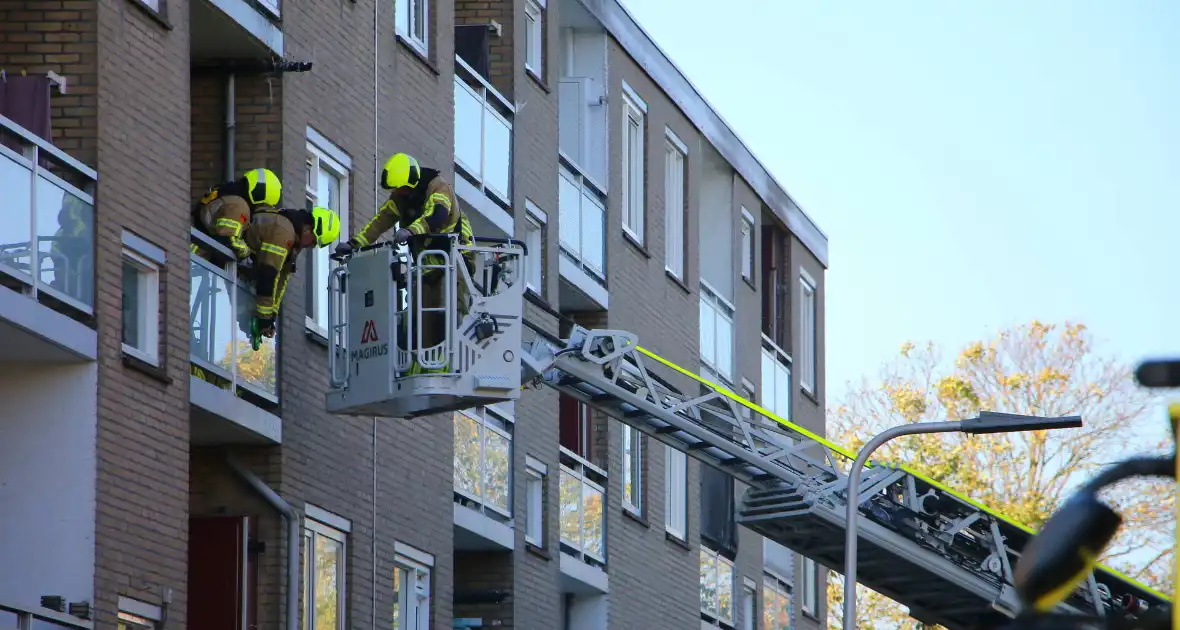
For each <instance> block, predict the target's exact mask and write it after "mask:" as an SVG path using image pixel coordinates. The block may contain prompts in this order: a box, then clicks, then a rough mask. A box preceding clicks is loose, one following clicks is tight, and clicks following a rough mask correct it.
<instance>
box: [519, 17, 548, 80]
mask: <svg viewBox="0 0 1180 630" xmlns="http://www.w3.org/2000/svg"><path fill="white" fill-rule="evenodd" d="M544 9H545V0H525V4H524V67H525V68H526V69H527V70H528V71H529V72H532V73H533V75H534V76H536V77H537V78H538V79H540V78H542V77H544V76H545V75H544V67H543V66H542V63H543V62H542V59H543V52H544V50H545V48H544V46H545V38H544V33H545V31H544V29H543V28H542V26H541V25H542V24H543V21H542V20H544V17H543V15H544V14H543V13H542V11H543V10H544Z"/></svg>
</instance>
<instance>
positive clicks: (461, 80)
mask: <svg viewBox="0 0 1180 630" xmlns="http://www.w3.org/2000/svg"><path fill="white" fill-rule="evenodd" d="M515 116H516V108H515V107H514V106H513V104H512V103H511V102H510V101H509V100H508V99H506V98H504V96H503V95H502V94H500V93H499V92H497V91H496V88H494V87H492V84H491V83H489V82H488V80H487V79H485V78H484V77H482V76H480V75H479V73H478V72H476V71H475V70H474V69H473V68H472V67H471V66H469V65H468V64H467V62H465V61H463V60H462V59H461V58H459V57H457V56H456V57H455V164H456V166H458V167H459V168H460V169H461V170H462V171H463V172H464V173H465V174H466V175H467V176H468V177H469V178H470V179H472V180H473V181H474V182H475V183H477V184H478V186H479V188H480V189H481V190H482V191H483V193H484V194H485V195H487V196H488V197H489V198H490V199H492V200H493V201H495V202H496V203H498V204H499V205H501V206H503V207H504V208H511V207H512V121H513V118H514V117H515Z"/></svg>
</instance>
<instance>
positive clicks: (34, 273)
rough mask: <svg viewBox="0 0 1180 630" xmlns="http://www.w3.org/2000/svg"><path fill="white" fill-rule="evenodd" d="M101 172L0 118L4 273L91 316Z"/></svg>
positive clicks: (1, 260)
mask: <svg viewBox="0 0 1180 630" xmlns="http://www.w3.org/2000/svg"><path fill="white" fill-rule="evenodd" d="M97 181H98V173H96V172H95V171H94V169H92V168H90V167H88V166H86V165H85V164H83V163H81V162H79V161H78V160H76V159H74V158H72V157H70V156H69V155H67V154H66V153H65V152H64V151H62V150H61V149H58V148H57V147H55V146H53V144H51V143H49V142H47V141H46V140H44V139H43V138H41V137H39V136H37V135H35V134H33V133H32V132H30V131H29V130H27V129H25V128H24V127H21V126H20V125H18V124H16V123H15V122H13V121H11V120H9V119H8V118H5V117H4V116H0V191H2V195H3V196H2V197H0V216H2V217H3V219H4V220H3V221H0V273H4V274H5V275H8V276H11V277H13V278H15V279H16V280H18V281H19V282H20V283H21V284H24V285H26V286H28V287H29V290H30V291H29V292H30V294H31V295H32V296H33V297H34V298H36V297H37V294H38V293H40V292H44V293H46V294H48V295H51V296H53V297H54V298H56V299H57V300H59V301H61V302H63V303H65V304H67V305H69V306H70V307H72V308H75V309H77V310H78V311H81V312H82V313H85V314H87V315H89V314H92V313H93V312H94V196H93V195H94V187H95V183H96V182H97Z"/></svg>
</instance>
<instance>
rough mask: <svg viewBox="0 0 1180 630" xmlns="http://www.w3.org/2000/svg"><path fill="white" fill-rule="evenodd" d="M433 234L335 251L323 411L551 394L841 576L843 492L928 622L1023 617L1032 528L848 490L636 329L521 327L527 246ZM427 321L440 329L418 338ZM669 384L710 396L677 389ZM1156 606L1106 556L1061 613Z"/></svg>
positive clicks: (820, 458) (796, 443) (887, 582)
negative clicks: (679, 462)
mask: <svg viewBox="0 0 1180 630" xmlns="http://www.w3.org/2000/svg"><path fill="white" fill-rule="evenodd" d="M425 238H435V240H434V241H433V242H434V243H439V242H440V241H441V242H445V243H448V245H447V246H446V247H436V248H433V249H426V250H423V251H420V252H416V253H415V254H414V255H411V254H410V253H409V252H408V251H407V249H406V247H404V246H400V247H398V246H394V245H393V244H391V243H388V242H378V243H375V244H373V245H370V246H368V247H364V248H361V249H360V250H358V251H356V252H355V253H354V254H352V255H351V256H345V257H335V258H336V259H337V260H338V261H339V262H341V264H340V265H339V266H338V267H336V269H335V270H334V271H333V272H332V282H330V283H329V284H330V287H329V294H330V299H329V302H330V304H329V328H330V333H329V336H330V337H331V340H330V342H331V349H330V352H329V371H330V381H331V388H330V391H329V392H328V394H327V395H326V406H327V409H328V411H329V412H331V413H334V414H342V415H356V416H379V417H396V418H412V417H419V416H424V415H430V414H437V413H444V412H449V411H456V410H460V409H468V408H472V407H477V406H481V405H490V404H495V403H500V402H506V401H511V400H517V399H519V398H520V396H521V392H522V391H523V390H524V389H526V388H528V387H529V386H541V385H544V386H547V387H551V388H553V389H556V390H558V391H559V392H561V393H563V394H566V395H568V396H571V397H573V398H575V399H577V400H579V401H581V402H582V403H584V404H585V405H587V406H589V407H591V408H594V409H597V410H599V411H601V412H604V413H606V414H607V415H609V416H611V417H613V418H615V419H617V420H618V421H620V422H623V423H625V424H627V425H630V426H632V427H634V428H636V429H638V430H640V431H642V432H643V433H644V434H646V435H648V436H649V437H651V438H652V439H655V440H658V441H660V442H663V443H664V444H667V445H668V446H671V447H672V448H675V449H678V450H680V451H683V452H685V453H687V454H688V455H689V456H691V457H694V458H696V459H697V460H699V461H701V462H703V463H704V464H707V465H709V466H713V467H714V468H716V469H718V470H721V471H724V472H726V473H728V474H729V475H731V476H732V477H734V478H735V479H737V480H739V481H741V482H742V483H744V484H746V486H747V490H746V491H745V494H744V496H743V498H742V501H741V506H740V508H739V510H738V515H737V521H738V522H739V523H740V524H741V525H743V526H745V527H747V528H749V529H751V530H753V531H755V532H757V533H759V534H761V535H763V536H765V537H767V538H769V539H771V540H773V541H776V542H778V543H779V544H782V545H783V546H785V547H787V548H789V549H791V550H793V551H795V552H796V553H799V554H801V555H803V556H806V557H808V558H811V559H812V560H814V561H816V562H817V563H819V564H822V565H824V566H826V567H828V568H831V569H835V570H837V571H839V570H841V569H842V567H843V557H844V539H845V521H846V519H845V513H846V507H847V501H849V500H855V501H856V502H857V503H858V505H859V510H860V514H861V518H860V519H859V520H860V524H859V527H858V530H857V534H858V543H859V549H860V551H859V553H858V559H859V562H858V573H859V582H860V583H862V584H864V585H865V586H867V587H869V588H871V589H873V590H875V591H877V592H880V593H882V594H884V595H886V596H888V597H890V598H892V599H894V600H896V601H897V602H900V603H901V604H903V605H905V606H907V607H908V608H909V610H910V614H911V615H912V616H913V617H915V618H916V619H918V620H919V621H922V622H925V623H931V624H932V623H937V624H941V625H943V626H946V627H947V628H950V629H951V630H961V629H962V630H966V629H970V628H986V627H992V626H997V625H1001V624H1003V623H1005V622H1006V621H1008V620H1010V619H1012V618H1013V617H1014V616H1015V615H1016V614H1017V613H1018V612H1019V606H1020V604H1019V600H1018V598H1017V596H1016V592H1015V590H1014V588H1013V567H1014V566H1015V565H1016V564H1017V562H1018V560H1019V559H1020V557H1021V550H1022V549H1023V548H1024V547H1025V545H1026V544H1027V543H1028V542H1029V541H1030V540H1031V539H1032V538H1033V536H1034V532H1033V531H1032V530H1031V529H1029V528H1027V527H1025V526H1023V525H1021V524H1019V523H1016V522H1013V521H1012V520H1010V519H1008V518H1006V517H1004V516H1003V515H1002V514H999V513H998V512H996V511H994V510H992V509H990V508H988V507H986V506H984V505H982V504H980V503H978V502H976V501H973V500H972V499H970V498H968V497H966V496H963V495H961V494H959V493H957V492H955V491H954V490H952V489H950V488H948V487H946V486H944V485H943V484H941V483H939V482H936V481H934V480H932V479H930V478H927V477H925V476H923V475H921V474H919V473H916V472H914V471H911V470H908V469H906V468H905V467H898V466H890V465H882V464H879V463H876V462H870V465H869V467H868V469H866V470H865V471H864V474H863V476H862V482H861V486H860V488H861V489H860V492H859V493H858V496H857V497H854V498H852V499H850V498H849V497H848V496H847V469H848V467H849V466H850V464H851V462H852V461H853V460H854V459H855V454H854V453H851V452H849V451H847V450H845V449H843V448H841V447H840V446H838V445H836V444H834V443H832V442H830V441H828V440H827V439H825V438H823V437H821V436H819V435H816V434H815V433H813V432H811V431H809V430H807V429H806V428H804V427H801V426H799V425H796V424H794V423H792V422H790V421H789V420H788V419H786V418H782V417H779V416H777V415H775V414H773V413H771V412H769V411H767V410H766V409H763V408H762V407H760V406H758V405H756V404H754V403H752V402H750V401H748V400H745V399H743V398H741V397H739V396H737V395H735V394H734V393H733V392H731V391H729V390H727V389H725V388H723V387H721V386H718V385H715V384H713V383H710V382H709V381H707V380H705V379H702V378H701V377H699V376H698V375H696V374H695V373H694V372H692V371H690V370H687V369H685V368H683V367H680V366H678V365H676V364H674V363H672V362H671V361H668V360H667V359H664V358H662V357H660V356H658V355H657V354H655V353H653V352H651V351H650V350H648V349H646V348H643V347H642V346H640V345H639V340H638V339H637V337H636V335H634V334H632V333H630V332H626V331H621V330H589V329H586V328H583V327H580V326H577V325H573V326H572V327H571V331H570V333H569V335H568V338H565V339H561V338H558V337H556V336H554V335H551V334H549V333H547V332H544V331H545V329H546V328H547V327H546V326H544V325H542V324H540V323H537V322H529V321H526V320H525V317H524V313H525V310H524V302H525V295H524V284H525V283H524V278H523V273H524V269H525V266H524V260H525V256H526V255H527V252H526V249H525V245H524V244H523V243H521V242H520V241H517V240H513V239H495V238H481V237H477V238H476V240H475V243H474V244H473V245H462V244H460V243H459V241H458V239H457V236H456V235H442V234H439V235H426V236H425ZM465 254H466V255H467V256H471V257H473V258H474V264H473V265H472V264H466V263H465V262H464V255H465ZM427 256H430V257H431V259H430V260H427V259H426V257H427ZM427 262H432V264H426V263H427ZM431 275H433V276H435V279H434V280H433V281H440V280H439V279H438V278H441V282H442V283H443V290H442V300H441V303H439V304H426V303H424V302H423V300H422V296H423V288H424V286H425V285H424V280H429V279H430V276H431ZM460 298H462V299H460ZM553 314H554V315H556V316H558V317H560V315H559V314H557V313H553ZM428 317H434V318H436V322H439V324H441V325H442V326H443V329H444V330H445V334H444V335H442V337H443V338H442V339H441V340H435V341H438V343H436V344H434V345H432V346H428V347H423V340H424V336H423V334H422V331H423V329H424V327H423V326H422V325H420V324H422V323H423V322H424V320H425V318H428ZM439 324H436V325H439ZM415 368H416V369H415ZM669 377H672V378H675V379H678V380H680V381H681V382H689V383H692V384H693V387H694V388H697V389H698V390H699V391H687V392H682V391H680V390H679V389H678V388H676V387H674V386H673V385H672V384H671V382H670V380H669ZM1160 606H1171V602H1170V601H1169V600H1168V598H1167V597H1166V596H1164V595H1163V594H1161V593H1159V592H1158V591H1155V590H1153V589H1151V588H1149V587H1147V586H1145V585H1142V584H1140V583H1138V582H1136V581H1134V580H1132V579H1130V578H1128V577H1126V576H1124V575H1122V574H1120V573H1118V572H1117V571H1115V570H1113V569H1110V568H1108V567H1105V566H1102V565H1097V567H1096V569H1095V570H1094V571H1093V572H1092V574H1091V575H1089V577H1088V578H1087V579H1085V580H1083V581H1082V582H1081V584H1080V586H1079V587H1078V588H1077V589H1076V591H1075V592H1074V593H1073V594H1072V595H1071V596H1069V597H1067V598H1065V599H1064V600H1063V601H1062V602H1061V604H1060V605H1059V606H1058V609H1059V610H1061V611H1063V612H1072V613H1077V614H1082V613H1088V614H1097V615H1100V616H1103V617H1106V618H1111V619H1114V618H1125V617H1128V616H1135V615H1138V614H1142V612H1143V611H1145V610H1147V609H1150V608H1153V607H1160Z"/></svg>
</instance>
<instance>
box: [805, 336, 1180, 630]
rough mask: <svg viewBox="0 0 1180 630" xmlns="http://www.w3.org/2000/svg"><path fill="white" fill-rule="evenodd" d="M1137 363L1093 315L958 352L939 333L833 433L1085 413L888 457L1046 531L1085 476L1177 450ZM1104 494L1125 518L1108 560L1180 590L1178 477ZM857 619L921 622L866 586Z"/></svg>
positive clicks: (833, 612) (833, 414) (844, 407)
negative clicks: (1043, 427) (1094, 325)
mask: <svg viewBox="0 0 1180 630" xmlns="http://www.w3.org/2000/svg"><path fill="white" fill-rule="evenodd" d="M1133 369H1134V365H1133V364H1128V363H1123V362H1121V361H1119V360H1117V359H1116V358H1113V357H1110V356H1105V355H1103V354H1101V353H1100V352H1098V350H1097V348H1096V346H1095V342H1094V339H1093V337H1092V336H1091V334H1090V333H1089V331H1088V330H1087V329H1086V327H1085V326H1084V325H1082V324H1077V323H1069V322H1067V323H1065V324H1062V325H1057V324H1046V323H1042V322H1039V321H1035V320H1034V321H1033V322H1031V323H1029V324H1026V325H1022V326H1018V327H1014V328H1008V329H1005V330H1002V331H1000V332H999V333H998V334H997V335H996V336H995V337H994V338H993V339H991V340H989V341H978V342H975V343H971V344H968V345H967V346H966V347H964V348H963V349H962V350H961V351H960V352H959V353H958V356H957V357H956V358H955V360H954V361H953V362H952V363H949V364H948V363H947V362H944V361H943V360H942V356H941V353H940V352H939V350H938V348H937V347H935V346H934V345H933V344H930V343H927V344H925V345H923V346H921V347H918V346H916V345H914V344H912V343H906V344H903V345H902V347H901V353H900V356H898V357H896V358H895V360H894V361H892V362H890V363H888V364H886V365H885V366H884V367H883V368H882V371H881V374H880V376H879V378H878V379H876V380H875V381H869V380H868V379H865V380H864V381H862V382H861V384H860V385H859V386H856V387H854V388H852V389H851V390H850V391H849V393H848V395H847V396H846V398H845V400H844V401H842V402H841V403H840V404H839V405H837V406H836V407H835V408H834V409H832V410H830V411H829V414H828V416H829V417H828V427H829V432H830V435H831V437H832V438H833V439H834V441H836V442H837V443H840V444H844V445H846V446H849V447H850V448H852V449H853V450H857V449H859V448H860V447H861V446H863V445H864V443H865V442H866V441H868V440H869V439H870V438H871V437H872V436H873V435H875V434H877V433H879V432H880V431H883V430H885V429H886V428H889V427H892V426H897V425H900V424H907V423H914V422H936V421H944V420H961V419H965V418H971V417H973V416H975V415H976V414H978V412H979V411H980V410H987V411H1000V412H1008V413H1018V414H1027V415H1036V416H1045V417H1060V416H1070V415H1080V416H1081V417H1082V421H1083V423H1084V424H1083V426H1082V427H1080V428H1076V429H1064V430H1055V431H1033V432H1026V433H1000V434H989V435H965V434H961V433H943V434H928V435H919V436H906V437H901V438H897V439H895V440H893V441H892V442H889V443H887V444H886V445H884V446H883V447H882V448H881V449H879V450H878V451H877V452H876V453H875V454H874V457H873V459H875V460H876V461H879V462H889V463H897V464H905V465H906V466H907V467H909V468H910V469H911V470H915V471H916V472H919V473H922V474H925V475H928V476H929V477H931V478H933V479H935V480H937V481H940V482H942V483H945V484H947V485H948V486H949V487H951V488H954V489H956V490H958V491H960V492H962V493H964V494H966V495H968V496H971V497H972V498H974V499H977V500H979V501H981V502H983V503H984V504H985V505H988V506H990V507H993V508H995V509H997V510H999V511H1000V512H1002V513H1003V514H1005V515H1007V516H1008V517H1009V518H1012V519H1014V520H1016V521H1019V522H1021V523H1024V524H1025V525H1028V526H1029V527H1032V528H1033V529H1039V528H1040V526H1041V525H1042V524H1043V523H1044V522H1045V521H1046V520H1047V519H1048V517H1049V516H1050V515H1051V514H1052V512H1053V510H1054V509H1055V508H1056V507H1057V506H1058V505H1060V504H1061V503H1062V502H1063V501H1064V500H1065V499H1067V498H1068V497H1069V495H1070V492H1071V491H1072V490H1073V489H1074V488H1076V487H1077V486H1078V485H1079V484H1080V483H1082V482H1084V481H1086V480H1087V479H1089V478H1091V477H1092V476H1093V475H1094V474H1095V473H1096V472H1097V471H1098V470H1099V469H1101V468H1102V467H1104V466H1106V465H1109V464H1111V463H1113V462H1114V461H1117V460H1119V459H1122V458H1125V457H1127V456H1130V455H1132V454H1136V453H1159V452H1164V449H1165V448H1166V449H1168V450H1170V449H1171V444H1170V440H1169V439H1167V432H1166V431H1167V422H1166V419H1165V417H1164V415H1163V414H1164V412H1163V409H1162V407H1161V406H1160V405H1159V404H1158V403H1159V399H1158V398H1156V396H1155V395H1154V394H1153V393H1152V392H1150V391H1149V390H1146V389H1143V388H1141V387H1139V386H1138V385H1137V384H1136V383H1135V382H1134V380H1133V377H1132V370H1133ZM1110 490H1111V491H1110V492H1108V493H1106V494H1105V495H1104V497H1103V498H1104V499H1106V500H1107V501H1108V502H1109V503H1110V504H1111V505H1112V506H1113V507H1114V508H1115V509H1116V510H1119V512H1120V513H1121V514H1122V515H1123V516H1124V518H1125V525H1124V527H1123V530H1122V531H1121V532H1120V535H1119V537H1118V538H1117V539H1116V541H1115V542H1114V544H1113V545H1112V546H1111V548H1110V549H1109V550H1108V552H1107V553H1106V555H1105V556H1104V558H1103V562H1104V563H1106V564H1108V565H1109V566H1112V567H1115V568H1118V569H1120V570H1123V571H1124V572H1125V573H1126V574H1127V575H1129V576H1131V577H1133V578H1135V579H1139V580H1143V581H1144V582H1146V583H1148V584H1151V585H1154V586H1156V587H1157V588H1159V589H1160V590H1162V591H1164V592H1171V571H1170V567H1171V563H1172V552H1173V549H1172V546H1173V541H1174V539H1173V532H1174V527H1175V519H1174V518H1173V514H1174V509H1173V507H1174V498H1175V497H1174V494H1173V492H1172V487H1171V485H1170V484H1167V483H1163V482H1157V481H1143V482H1136V481H1132V482H1125V483H1124V484H1122V485H1120V486H1116V487H1115V488H1113V489H1110ZM828 602H829V607H830V608H829V614H828V620H829V626H830V627H832V628H840V627H842V612H843V609H842V607H843V577H842V576H841V575H840V574H838V573H835V572H831V573H830V575H829V580H828ZM857 617H858V619H857V624H856V625H857V627H864V628H873V627H882V628H883V627H888V628H898V629H900V630H911V629H917V628H923V627H929V626H922V625H921V624H920V623H918V622H917V621H915V620H913V619H911V618H909V616H908V615H907V613H906V609H905V607H904V606H902V605H900V604H898V603H896V602H893V601H892V600H889V599H887V598H886V597H884V596H882V595H880V594H878V593H876V592H874V591H871V590H869V589H867V588H865V587H863V586H859V585H858V590H857Z"/></svg>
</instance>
